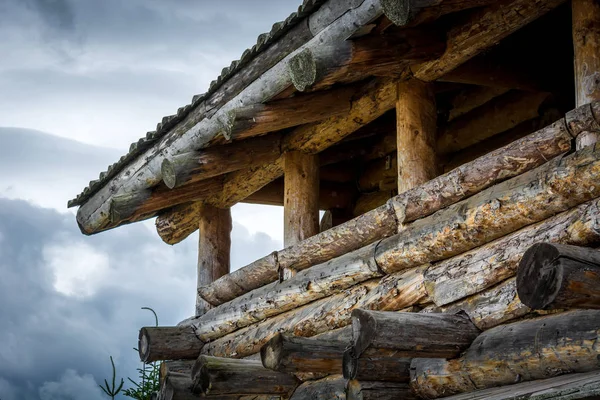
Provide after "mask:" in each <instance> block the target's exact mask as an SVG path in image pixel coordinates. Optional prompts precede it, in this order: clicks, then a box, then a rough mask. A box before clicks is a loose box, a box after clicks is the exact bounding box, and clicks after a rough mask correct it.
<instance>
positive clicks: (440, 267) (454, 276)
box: [425, 200, 600, 306]
mask: <svg viewBox="0 0 600 400" xmlns="http://www.w3.org/2000/svg"><path fill="white" fill-rule="evenodd" d="M599 216H600V203H599V202H598V201H597V200H592V201H590V202H586V203H584V204H582V205H580V206H577V207H575V208H573V209H572V210H569V211H567V212H564V213H561V214H559V215H556V216H554V217H551V218H548V219H547V220H544V221H542V222H539V223H537V224H533V225H530V226H527V227H525V228H523V229H521V230H519V231H517V232H514V233H512V234H510V235H507V236H505V237H502V238H500V239H497V240H495V241H493V242H491V243H488V244H486V245H484V246H482V247H478V248H476V249H473V250H471V251H468V252H466V253H463V254H460V255H458V256H455V257H452V258H450V259H448V260H444V261H441V262H439V263H437V264H435V265H433V266H431V267H430V268H428V269H427V271H426V273H425V287H426V288H427V293H428V294H429V297H430V298H431V300H433V302H434V303H435V304H436V305H438V306H444V305H447V304H450V303H452V302H455V301H457V300H460V299H462V298H464V297H467V296H470V295H473V294H476V293H479V292H481V291H483V290H485V289H487V288H489V287H491V286H493V285H495V284H497V283H500V282H502V281H503V280H505V279H507V278H510V277H512V276H514V275H515V274H516V273H517V266H518V265H519V262H520V261H521V257H522V256H523V254H524V253H525V252H526V250H527V249H528V248H529V247H530V246H532V245H534V244H535V243H538V242H553V243H565V244H574V245H580V246H590V245H595V244H598V243H600V230H599V227H600V218H599ZM531 283H532V284H533V282H531Z"/></svg>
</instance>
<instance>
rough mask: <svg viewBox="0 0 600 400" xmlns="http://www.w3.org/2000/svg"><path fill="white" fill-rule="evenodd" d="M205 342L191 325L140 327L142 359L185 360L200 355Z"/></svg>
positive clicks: (146, 361)
mask: <svg viewBox="0 0 600 400" xmlns="http://www.w3.org/2000/svg"><path fill="white" fill-rule="evenodd" d="M203 345H204V343H202V341H201V340H200V339H198V337H197V336H196V335H195V334H194V330H193V329H192V328H191V327H186V326H183V327H175V326H173V327H156V328H151V327H146V328H142V329H140V335H139V342H138V349H139V353H140V360H141V361H143V362H145V363H151V362H154V361H159V360H185V359H193V358H196V357H198V354H199V353H200V349H202V346H203Z"/></svg>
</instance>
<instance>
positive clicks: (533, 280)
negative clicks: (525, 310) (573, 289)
mask: <svg viewBox="0 0 600 400" xmlns="http://www.w3.org/2000/svg"><path fill="white" fill-rule="evenodd" d="M559 256H560V252H559V251H558V250H557V248H556V247H555V246H553V245H552V244H550V243H538V244H535V245H533V246H531V247H530V248H529V249H528V250H527V251H526V252H525V254H523V257H522V258H521V261H520V263H519V267H518V269H517V294H518V295H519V299H520V300H521V302H523V304H525V305H526V306H528V307H530V308H532V309H534V310H540V309H544V308H545V307H547V306H548V305H549V304H551V303H552V302H553V301H554V299H555V298H556V296H557V295H558V293H559V291H560V288H561V283H562V273H563V271H562V268H561V265H560V263H559V262H557V261H558V257H559Z"/></svg>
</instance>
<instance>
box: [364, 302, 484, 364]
mask: <svg viewBox="0 0 600 400" xmlns="http://www.w3.org/2000/svg"><path fill="white" fill-rule="evenodd" d="M477 335H479V330H478V329H477V328H476V327H475V326H474V325H473V324H472V323H471V321H469V318H468V317H467V316H466V315H463V314H456V315H451V314H419V313H394V312H382V311H369V310H361V309H356V310H354V311H352V351H353V353H354V356H355V357H358V356H359V355H360V354H362V353H363V352H364V351H365V350H366V349H367V348H369V347H372V348H379V349H389V350H397V351H398V352H400V353H401V356H403V357H410V358H413V357H439V358H453V357H456V356H458V355H459V354H460V353H461V352H462V351H463V350H465V349H466V348H467V347H468V346H469V345H470V344H471V342H473V340H474V339H475V338H476V337H477Z"/></svg>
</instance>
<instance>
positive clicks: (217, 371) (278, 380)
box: [192, 356, 300, 397]
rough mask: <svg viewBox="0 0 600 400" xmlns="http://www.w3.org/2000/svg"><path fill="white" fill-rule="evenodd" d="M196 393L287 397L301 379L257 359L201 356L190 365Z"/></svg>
mask: <svg viewBox="0 0 600 400" xmlns="http://www.w3.org/2000/svg"><path fill="white" fill-rule="evenodd" d="M192 381H193V382H194V385H195V389H196V392H197V393H202V394H204V395H205V396H222V395H280V396H287V397H289V396H290V395H291V394H292V392H293V391H294V390H295V389H296V387H297V386H298V385H299V384H300V382H299V381H298V380H297V379H296V378H295V377H294V376H292V375H289V374H285V373H281V372H276V371H272V370H270V369H266V368H264V367H263V366H262V364H261V362H260V361H254V360H235V359H231V358H218V357H209V356H200V357H198V360H197V361H196V364H194V367H193V369H192Z"/></svg>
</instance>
